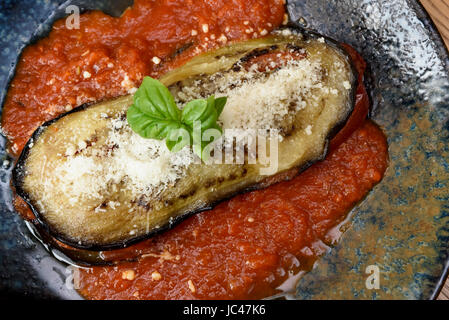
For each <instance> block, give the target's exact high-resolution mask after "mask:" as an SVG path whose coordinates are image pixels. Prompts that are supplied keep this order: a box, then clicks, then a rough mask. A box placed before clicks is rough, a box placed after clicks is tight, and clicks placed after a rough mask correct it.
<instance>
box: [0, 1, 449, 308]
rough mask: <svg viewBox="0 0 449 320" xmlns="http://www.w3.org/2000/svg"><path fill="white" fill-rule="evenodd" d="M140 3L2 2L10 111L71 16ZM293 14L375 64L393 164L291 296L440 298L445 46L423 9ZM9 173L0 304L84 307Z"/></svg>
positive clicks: (371, 4)
mask: <svg viewBox="0 0 449 320" xmlns="http://www.w3.org/2000/svg"><path fill="white" fill-rule="evenodd" d="M130 2H132V1H118V0H115V1H113V0H110V1H107V0H104V1H100V0H99V1H67V2H65V3H63V1H57V0H17V1H8V0H3V1H1V2H0V48H1V52H0V88H1V90H2V92H1V95H0V99H1V100H0V104H1V103H2V102H3V99H4V96H5V92H6V88H7V85H8V82H9V79H10V77H11V75H12V73H13V72H14V65H15V62H16V60H17V58H18V55H19V53H20V51H21V50H22V48H23V47H24V46H25V45H26V44H28V43H30V41H34V40H35V39H37V38H39V37H42V36H43V35H45V34H46V33H47V32H48V30H49V26H50V25H51V22H52V21H54V20H55V19H56V18H59V17H62V16H63V15H64V8H65V6H67V5H68V4H69V3H75V4H81V5H82V7H83V8H86V9H102V10H104V11H106V12H107V13H109V14H113V15H117V14H120V12H121V11H122V10H123V9H124V8H125V7H126V6H127V5H128V4H129V3H130ZM288 8H289V11H290V15H291V18H292V19H293V20H300V21H302V22H303V23H304V24H307V27H308V28H311V29H314V30H317V31H318V32H320V33H323V34H325V35H328V36H330V37H332V38H335V39H337V40H339V41H342V42H346V43H349V44H351V45H353V46H354V47H355V48H356V49H357V50H358V51H359V52H360V53H362V55H363V56H364V58H365V59H366V60H367V61H368V63H369V73H368V76H367V82H368V83H367V84H368V86H369V88H370V89H371V90H370V91H371V97H372V100H373V111H372V118H373V119H374V120H375V121H376V122H377V123H378V124H380V125H381V126H382V128H383V129H384V130H385V132H386V134H387V136H388V142H389V146H390V148H389V151H390V158H391V161H390V166H389V168H388V170H387V173H386V176H385V178H384V180H383V181H382V182H381V183H380V184H379V185H378V186H376V187H375V189H374V190H373V191H372V192H371V193H370V194H369V195H368V197H367V198H366V199H365V200H364V201H363V202H362V203H360V204H359V205H358V206H357V207H356V208H355V209H354V210H353V212H352V213H351V219H349V220H348V223H347V225H346V226H345V227H349V229H348V230H347V231H346V232H345V233H344V235H343V237H342V239H341V241H340V242H339V243H338V244H337V245H336V246H335V247H334V248H333V249H332V250H330V251H329V252H328V253H327V254H326V255H325V256H324V257H323V258H322V259H321V260H319V261H318V262H317V264H316V266H315V268H314V269H313V270H312V271H311V272H309V273H308V274H306V275H305V276H304V277H302V279H301V280H300V281H299V284H298V286H297V290H296V295H292V296H291V297H292V298H298V299H332V298H333V299H354V298H355V299H430V298H434V297H435V296H436V295H437V294H438V292H439V289H440V288H441V285H442V283H443V281H444V278H445V275H446V273H447V269H448V254H449V148H448V138H449V58H448V53H447V50H446V49H445V47H444V45H443V43H442V41H441V38H440V37H439V35H438V33H437V31H436V29H435V27H434V26H433V24H432V22H431V20H430V19H429V17H428V16H427V14H426V13H425V11H424V9H423V8H422V7H421V5H420V4H418V2H417V1H411V0H395V1H390V0H339V1H328V0H293V1H289V4H288ZM0 140H1V141H0V153H1V156H2V157H3V159H5V158H7V155H6V154H5V151H4V145H5V140H4V139H0ZM10 163H11V162H10ZM10 166H11V165H10V164H7V163H4V164H3V167H2V168H1V169H0V178H1V179H0V183H1V186H0V190H1V193H0V208H1V213H0V294H1V295H6V294H8V295H20V296H24V295H25V296H30V297H39V298H73V299H76V298H79V296H78V294H77V293H76V291H74V290H72V289H70V285H69V286H67V285H66V282H67V283H70V277H69V274H70V270H69V269H68V268H67V266H66V265H64V264H62V263H60V262H58V261H57V260H56V259H55V258H54V257H52V256H51V255H50V254H49V253H48V252H47V251H46V250H45V249H44V247H43V246H42V245H40V244H39V243H38V242H37V240H35V238H34V237H33V236H32V235H31V234H30V232H29V231H28V229H27V227H26V225H25V223H24V222H23V221H22V220H21V219H20V218H19V216H18V215H17V214H16V213H15V212H14V210H13V208H12V205H11V191H10V189H9V178H10V175H9V173H10ZM369 266H375V267H377V268H378V270H379V271H380V282H379V289H375V288H374V289H369V288H368V287H367V286H366V280H367V277H368V274H366V270H367V267H369Z"/></svg>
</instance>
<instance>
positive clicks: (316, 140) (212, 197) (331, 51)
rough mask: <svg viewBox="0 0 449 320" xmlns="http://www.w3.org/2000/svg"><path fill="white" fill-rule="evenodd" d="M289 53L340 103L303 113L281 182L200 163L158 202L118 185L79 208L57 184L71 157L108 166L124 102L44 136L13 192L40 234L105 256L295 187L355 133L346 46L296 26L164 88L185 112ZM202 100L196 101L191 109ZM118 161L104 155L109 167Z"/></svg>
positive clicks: (278, 176)
mask: <svg viewBox="0 0 449 320" xmlns="http://www.w3.org/2000/svg"><path fill="white" fill-rule="evenodd" d="M292 48H293V49H292ZM284 50H301V52H306V56H307V57H306V58H305V59H311V61H315V62H316V61H320V63H321V65H322V68H323V70H322V78H321V81H322V84H323V85H325V87H326V88H331V89H335V90H338V94H335V93H333V94H330V93H327V94H325V93H321V94H320V95H319V96H316V97H315V96H314V97H313V99H315V100H314V101H318V107H316V108H308V107H307V108H304V109H301V110H297V111H295V113H294V114H293V116H292V117H291V123H290V124H289V125H288V126H287V129H286V130H287V132H285V136H284V138H283V140H282V141H281V142H280V143H279V157H278V162H279V165H278V170H277V171H276V172H275V173H274V174H273V175H271V176H268V177H267V176H264V175H260V173H259V171H260V169H261V168H262V167H263V166H262V165H260V164H234V165H219V164H207V165H206V164H198V163H191V164H189V165H188V166H187V167H185V168H183V170H184V171H183V174H182V175H181V176H179V177H177V178H176V179H175V180H174V181H170V183H169V187H165V188H162V189H160V190H159V191H157V192H156V191H153V193H151V194H142V195H141V196H139V197H136V194H135V193H130V192H129V191H127V189H126V188H124V186H126V184H127V183H130V182H129V181H128V182H127V181H126V178H125V179H124V180H123V181H119V182H118V183H117V186H118V187H117V186H109V185H108V189H107V192H105V193H104V194H102V198H101V199H97V198H95V199H90V198H88V199H87V200H86V199H84V200H80V199H82V198H80V199H75V200H76V201H75V202H74V201H72V198H69V195H68V194H65V193H64V192H65V191H64V190H66V189H64V188H62V186H63V185H65V184H64V183H69V182H70V181H69V182H67V181H60V180H61V179H60V178H58V177H55V175H56V172H57V171H58V170H59V169H58V168H59V166H63V165H64V164H65V163H67V161H68V159H69V158H70V157H77V156H85V157H87V158H88V157H89V156H90V157H94V156H93V155H95V157H99V156H98V150H103V151H104V150H105V149H107V148H106V147H105V146H106V145H107V144H106V139H107V138H106V137H107V136H108V134H109V135H110V134H111V133H110V132H112V131H114V130H115V131H117V132H122V130H124V129H122V128H114V127H112V129H111V122H112V121H116V120H117V119H123V117H124V115H125V114H126V110H127V109H128V107H129V106H130V105H131V104H132V102H133V99H132V96H124V97H120V98H118V99H114V100H111V101H105V102H101V103H97V104H90V105H83V106H80V107H78V108H76V109H73V110H72V111H70V112H68V113H66V114H63V115H61V116H59V117H58V118H56V119H54V120H51V121H49V122H47V123H44V124H43V125H42V126H40V127H39V128H38V129H37V130H36V131H35V132H34V134H33V135H32V137H31V139H30V140H29V142H28V143H27V145H26V146H25V148H24V150H23V151H22V154H21V155H20V157H19V159H18V162H17V164H16V166H15V168H14V170H13V178H12V179H13V180H12V183H13V186H14V188H15V190H16V192H17V194H18V195H19V196H20V197H22V198H23V199H24V200H25V201H26V202H27V203H28V205H29V206H30V208H31V209H32V211H33V213H34V214H35V216H36V219H35V223H37V224H38V225H39V228H40V229H43V230H44V231H45V232H47V233H48V234H50V235H51V236H53V237H54V238H56V239H57V240H59V241H61V242H63V243H65V244H67V245H70V246H72V247H74V248H78V249H85V250H92V251H100V250H102V251H104V250H113V249H118V248H124V247H127V246H129V245H132V244H134V243H137V242H139V241H141V240H144V239H147V238H149V237H151V236H154V235H156V234H158V233H160V232H162V231H164V230H167V229H170V228H172V227H173V226H175V225H176V224H178V223H179V222H180V221H182V220H184V219H185V218H187V217H188V216H190V215H192V214H195V213H198V212H202V211H206V210H209V209H211V208H213V207H214V206H215V205H216V204H217V203H219V202H221V201H223V200H226V199H229V198H230V197H232V196H234V195H236V194H239V193H242V192H247V191H250V190H257V189H260V188H265V187H268V186H270V185H272V184H274V183H277V182H279V181H282V180H287V179H291V178H293V177H294V176H295V175H297V174H298V173H299V172H301V171H302V170H304V169H305V168H307V167H308V166H310V165H311V164H313V163H314V162H316V161H319V160H321V159H323V158H324V157H325V155H326V153H327V144H328V141H329V139H330V138H332V137H333V135H334V134H336V133H337V132H338V130H339V129H340V128H341V127H342V126H343V125H344V124H345V122H346V121H347V119H348V118H349V116H350V114H351V112H352V110H353V108H354V103H355V88H356V86H357V74H356V71H355V68H354V67H353V65H352V61H351V59H350V58H349V56H348V55H347V54H346V52H345V51H344V50H343V49H342V48H341V47H340V46H339V45H338V44H337V43H336V42H334V41H332V40H330V39H328V38H325V37H321V36H320V35H316V34H311V33H307V32H305V31H303V30H298V29H294V28H292V27H291V26H290V27H289V28H288V29H284V30H280V31H279V32H277V33H275V34H274V35H270V36H268V37H266V38H263V39H257V40H250V41H246V42H240V43H235V44H231V45H229V46H227V47H224V48H221V49H218V50H216V51H213V52H210V53H206V54H204V55H201V56H198V57H195V58H193V59H192V60H191V61H189V62H187V63H186V64H185V65H184V66H181V67H180V68H178V69H175V70H173V71H171V72H169V73H167V74H166V75H165V76H163V77H162V78H161V79H160V81H161V82H163V83H164V84H165V85H166V86H167V87H169V89H170V90H171V91H172V93H173V94H174V96H175V98H176V99H177V100H178V102H179V103H182V102H185V101H183V98H185V95H184V96H183V95H182V94H181V93H182V92H183V88H187V87H188V86H189V85H192V83H195V84H196V85H197V86H200V87H201V90H199V93H198V94H205V95H210V94H213V93H214V88H213V84H214V83H215V80H216V79H217V75H219V76H222V75H226V74H230V73H231V72H234V71H236V69H238V68H236V66H238V67H241V66H242V64H244V63H246V62H247V61H249V60H251V59H252V58H254V57H260V56H263V55H265V54H270V53H273V52H282V51H284ZM337 64H338V65H339V69H338V70H339V71H338V72H336V70H337V69H335V65H337ZM281 69H282V68H281ZM342 70H343V71H342ZM276 71H277V70H275V71H270V72H276ZM267 72H268V71H267ZM211 88H212V89H211ZM211 90H212V91H211ZM314 90H315V89H314ZM335 90H334V91H335ZM331 91H332V90H331ZM320 92H322V91H320ZM184 93H185V92H184ZM194 97H195V95H194V94H193V96H188V97H187V98H186V99H191V98H194ZM226 107H227V106H225V109H226ZM308 125H312V126H313V131H312V133H311V132H310V129H309V128H306V127H308ZM115 131H114V132H115ZM120 134H121V133H120ZM79 141H81V142H82V147H80V149H79V150H77V149H76V148H75V150H73V152H70V153H69V155H67V150H68V149H67V144H68V143H70V144H73V143H75V144H76V143H77V142H79ZM119 149H120V148H119ZM94 152H95V153H94ZM108 152H110V151H107V154H105V155H102V157H105V158H104V159H105V161H106V160H107V157H108V155H110V153H108ZM111 152H112V151H111ZM69 156H70V157H69ZM46 179H56V180H51V181H57V182H58V181H59V183H60V184H59V183H55V184H54V185H53V184H52V185H50V186H49V185H46V186H45V187H44V181H47V180H46ZM58 179H59V180H58ZM73 179H74V180H76V178H73ZM74 182H76V181H74ZM131 183H132V181H131ZM92 185H96V182H95V181H93V183H92ZM124 190H125V191H124ZM110 203H115V204H114V205H110ZM97 209H98V210H97Z"/></svg>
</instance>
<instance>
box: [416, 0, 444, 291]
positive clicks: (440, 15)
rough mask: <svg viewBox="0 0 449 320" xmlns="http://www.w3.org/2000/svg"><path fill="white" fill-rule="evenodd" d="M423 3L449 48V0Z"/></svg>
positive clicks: (423, 0)
mask: <svg viewBox="0 0 449 320" xmlns="http://www.w3.org/2000/svg"><path fill="white" fill-rule="evenodd" d="M421 3H422V4H423V5H424V7H425V8H426V10H427V12H429V14H430V16H431V17H432V19H433V22H434V23H435V24H436V26H437V28H438V30H440V33H441V35H442V36H443V40H444V41H445V43H446V46H447V47H448V48H449V0H421ZM438 299H439V300H449V280H448V281H447V282H446V285H445V286H444V288H443V290H442V291H441V294H440V296H439V297H438Z"/></svg>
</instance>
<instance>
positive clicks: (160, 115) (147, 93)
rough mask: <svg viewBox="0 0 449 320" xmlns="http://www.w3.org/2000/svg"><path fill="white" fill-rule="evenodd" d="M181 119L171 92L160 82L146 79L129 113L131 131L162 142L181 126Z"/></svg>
mask: <svg viewBox="0 0 449 320" xmlns="http://www.w3.org/2000/svg"><path fill="white" fill-rule="evenodd" d="M180 118H181V111H180V110H179V109H178V107H177V106H176V103H175V100H174V98H173V96H172V94H171V93H170V91H169V90H168V89H167V88H166V87H165V86H164V85H163V84H162V83H160V82H159V81H157V80H155V79H152V78H150V77H145V78H144V80H143V82H142V85H141V86H140V88H139V89H138V90H137V92H136V94H135V95H134V104H133V105H132V106H131V107H130V108H129V109H128V112H127V120H128V123H129V125H130V126H131V129H133V131H135V132H136V133H138V134H139V135H140V136H142V137H144V138H148V139H158V140H162V139H164V138H166V137H167V135H168V134H169V133H170V131H171V130H174V129H178V128H179V127H180V126H181V122H180Z"/></svg>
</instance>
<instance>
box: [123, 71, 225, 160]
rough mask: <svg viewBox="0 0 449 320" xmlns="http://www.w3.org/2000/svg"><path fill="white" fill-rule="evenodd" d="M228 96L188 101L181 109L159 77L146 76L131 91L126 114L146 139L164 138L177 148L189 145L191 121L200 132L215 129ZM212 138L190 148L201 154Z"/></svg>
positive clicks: (133, 128) (129, 121)
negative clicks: (130, 103)
mask: <svg viewBox="0 0 449 320" xmlns="http://www.w3.org/2000/svg"><path fill="white" fill-rule="evenodd" d="M226 101H227V98H226V97H221V98H218V99H215V97H214V96H213V95H212V96H210V97H209V98H208V99H207V100H206V99H198V100H193V101H190V102H188V103H187V104H186V106H185V107H184V109H183V110H182V111H181V110H179V109H178V107H177V106H176V103H175V99H174V98H173V96H172V94H171V93H170V91H169V90H168V89H167V88H166V87H165V86H164V85H163V84H162V83H161V82H159V81H157V80H155V79H152V78H150V77H145V78H144V80H143V82H142V85H141V86H140V88H139V89H138V90H137V92H136V94H135V95H134V103H133V105H131V107H129V109H128V112H127V114H126V117H127V120H128V124H129V125H130V127H131V129H132V130H133V131H135V132H136V133H137V134H139V135H140V136H142V137H144V138H148V139H158V140H163V139H165V140H166V145H167V148H168V149H169V150H170V151H173V152H177V151H179V150H181V149H182V148H184V147H185V146H187V145H189V144H190V145H192V142H193V135H194V130H193V129H194V123H195V122H199V123H201V130H200V132H198V133H197V134H200V133H201V137H202V136H203V133H204V132H205V131H206V130H207V129H211V128H213V129H217V130H219V132H220V134H221V133H222V129H221V127H220V126H219V125H218V124H217V120H218V117H219V116H220V114H221V113H222V112H223V108H224V106H225V104H226ZM213 142H214V141H210V142H204V141H202V142H201V143H200V146H193V151H194V152H195V154H197V155H198V156H199V157H200V158H203V155H202V153H203V150H204V148H205V147H206V146H207V145H209V144H210V143H213Z"/></svg>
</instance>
